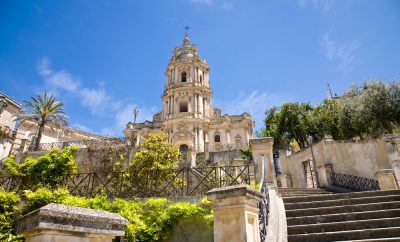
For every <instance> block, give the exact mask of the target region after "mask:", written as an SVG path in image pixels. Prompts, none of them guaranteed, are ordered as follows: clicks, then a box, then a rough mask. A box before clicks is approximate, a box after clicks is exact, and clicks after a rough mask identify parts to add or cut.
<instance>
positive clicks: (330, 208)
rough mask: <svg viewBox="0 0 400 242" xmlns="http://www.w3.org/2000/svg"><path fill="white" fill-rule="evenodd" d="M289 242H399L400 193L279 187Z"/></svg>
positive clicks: (397, 191) (398, 191)
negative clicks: (341, 191) (337, 191)
mask: <svg viewBox="0 0 400 242" xmlns="http://www.w3.org/2000/svg"><path fill="white" fill-rule="evenodd" d="M279 192H280V194H281V196H282V198H283V202H284V205H285V210H286V221H287V232H288V241H289V242H297V241H309V242H312V241H318V242H323V241H380V242H382V241H400V190H388V191H370V192H353V193H336V194H333V193H329V192H327V191H325V190H323V189H288V188H286V189H285V188H283V189H282V188H280V189H279Z"/></svg>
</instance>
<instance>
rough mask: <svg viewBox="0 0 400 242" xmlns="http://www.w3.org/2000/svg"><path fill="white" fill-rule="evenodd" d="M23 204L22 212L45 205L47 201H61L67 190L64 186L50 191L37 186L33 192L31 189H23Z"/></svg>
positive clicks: (64, 197)
mask: <svg viewBox="0 0 400 242" xmlns="http://www.w3.org/2000/svg"><path fill="white" fill-rule="evenodd" d="M24 195H25V199H26V201H25V206H24V209H23V211H24V213H29V212H31V211H33V210H35V209H38V208H41V207H43V206H46V205H47V204H49V203H63V202H64V201H65V200H66V198H67V197H68V196H70V195H69V192H68V190H67V189H65V188H60V189H57V190H54V191H51V190H49V189H46V188H39V189H38V190H36V191H35V192H32V191H31V190H25V191H24Z"/></svg>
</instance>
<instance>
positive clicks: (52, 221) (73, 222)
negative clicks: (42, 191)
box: [17, 203, 128, 242]
mask: <svg viewBox="0 0 400 242" xmlns="http://www.w3.org/2000/svg"><path fill="white" fill-rule="evenodd" d="M17 224H18V229H17V232H18V233H20V234H23V235H24V236H25V242H51V241H60V242H64V241H65V242H66V241H71V242H111V241H112V240H113V239H114V238H115V237H116V236H124V235H125V227H126V225H127V224H128V221H127V220H126V219H125V218H123V217H121V216H119V215H118V214H115V213H110V212H106V211H99V210H94V209H87V208H80V207H72V206H66V205H61V204H55V203H50V204H48V205H46V206H44V207H41V208H39V209H37V210H35V211H33V212H31V213H29V214H27V215H25V216H23V217H21V218H20V219H18V220H17Z"/></svg>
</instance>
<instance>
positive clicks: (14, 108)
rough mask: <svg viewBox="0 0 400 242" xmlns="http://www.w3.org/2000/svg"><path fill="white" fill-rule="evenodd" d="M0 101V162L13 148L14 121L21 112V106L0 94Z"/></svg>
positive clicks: (15, 134) (14, 135)
mask: <svg viewBox="0 0 400 242" xmlns="http://www.w3.org/2000/svg"><path fill="white" fill-rule="evenodd" d="M0 99H1V100H0V105H1V107H0V160H2V159H4V158H5V157H7V156H8V155H9V154H10V151H11V149H12V148H13V144H14V141H15V139H16V136H17V133H16V131H15V129H16V125H17V124H16V120H15V119H16V117H17V116H18V114H19V113H20V112H21V105H20V104H19V103H17V102H16V101H14V100H13V99H12V98H11V97H9V96H7V95H6V94H4V93H1V92H0Z"/></svg>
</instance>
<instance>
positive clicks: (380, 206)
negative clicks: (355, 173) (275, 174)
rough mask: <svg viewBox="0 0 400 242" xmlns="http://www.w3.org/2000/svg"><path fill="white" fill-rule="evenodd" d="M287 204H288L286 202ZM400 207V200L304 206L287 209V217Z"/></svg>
mask: <svg viewBox="0 0 400 242" xmlns="http://www.w3.org/2000/svg"><path fill="white" fill-rule="evenodd" d="M285 206H286V204H285ZM398 208H400V201H391V202H380V203H369V204H356V205H345V206H332V207H318V208H302V209H293V210H286V217H287V218H290V217H304V216H312V215H324V214H337V213H352V212H362V211H374V210H384V209H398Z"/></svg>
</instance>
